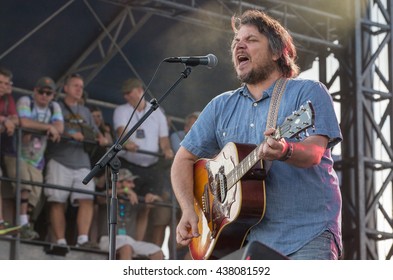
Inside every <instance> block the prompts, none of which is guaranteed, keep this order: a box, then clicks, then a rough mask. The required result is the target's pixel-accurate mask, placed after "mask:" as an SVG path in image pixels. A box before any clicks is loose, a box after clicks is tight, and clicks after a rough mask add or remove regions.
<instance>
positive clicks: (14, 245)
mask: <svg viewBox="0 0 393 280" xmlns="http://www.w3.org/2000/svg"><path fill="white" fill-rule="evenodd" d="M23 132H29V133H34V134H42V135H44V133H43V132H38V131H36V130H32V129H27V128H20V127H19V128H17V129H16V130H15V136H14V137H15V142H16V166H15V170H16V176H15V178H10V177H8V176H2V177H0V180H1V182H9V183H12V184H14V185H15V217H14V223H15V224H19V222H20V221H19V219H20V218H19V215H20V204H21V203H20V202H21V195H20V193H21V190H22V185H26V184H28V185H34V186H38V187H41V188H53V189H59V190H64V191H72V192H80V193H86V194H91V195H94V196H101V197H107V196H108V193H109V192H108V191H106V190H105V191H89V190H83V189H74V188H71V187H69V186H61V185H54V184H48V183H45V182H34V181H28V180H23V179H22V178H21V174H20V170H21V161H22V158H21V154H22V145H21V143H22V134H23ZM62 139H64V140H71V138H70V137H67V136H62ZM48 141H50V140H48ZM86 142H88V141H86ZM89 143H93V142H89ZM95 144H97V143H95ZM97 145H98V144H97ZM138 152H140V153H145V154H150V155H156V156H162V155H160V154H155V153H151V152H147V151H143V150H142V151H138ZM0 154H1V151H0ZM1 156H2V155H1ZM44 181H45V180H44ZM107 181H108V182H109V181H110V180H107ZM157 183H159V182H157ZM121 198H124V197H121V196H119V199H121ZM138 200H139V203H141V204H144V203H145V201H144V198H143V197H141V196H138ZM149 204H152V205H155V206H160V207H169V208H171V222H170V224H169V227H170V231H171V232H175V228H176V222H177V220H176V213H177V211H178V209H179V207H178V205H177V202H176V199H175V197H174V195H173V193H172V192H171V193H170V201H168V202H153V203H149ZM171 238H172V240H171V241H172V242H168V243H169V244H168V248H169V252H170V258H171V259H176V258H177V254H176V240H175V235H173V234H172V235H171ZM1 239H2V240H8V241H9V242H11V246H10V252H9V258H10V259H20V243H21V242H25V240H23V239H21V238H20V235H19V234H17V235H16V236H15V237H7V238H4V237H3V238H1ZM31 242H34V241H31ZM37 243H38V244H39V243H42V241H38V242H37ZM170 245H171V246H170Z"/></svg>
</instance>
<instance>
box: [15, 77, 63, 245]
mask: <svg viewBox="0 0 393 280" xmlns="http://www.w3.org/2000/svg"><path fill="white" fill-rule="evenodd" d="M55 91H56V85H55V83H54V81H53V80H52V79H51V78H50V77H42V78H40V79H39V80H38V81H37V83H36V85H35V87H34V91H33V96H32V97H30V96H23V97H21V98H20V99H19V100H18V102H17V111H18V115H19V118H20V125H21V127H22V128H27V129H30V130H28V131H27V130H25V131H23V135H22V154H21V159H22V161H21V165H20V167H21V168H20V173H19V174H20V176H21V179H22V180H26V181H33V182H39V183H42V182H43V175H42V171H43V168H44V164H45V160H44V153H45V149H46V146H47V139H49V140H51V141H53V142H59V141H60V138H61V134H62V133H63V131H64V120H63V114H62V111H61V108H60V106H59V104H58V103H57V102H55V101H53V98H54V94H55ZM31 130H35V131H37V132H40V133H34V132H32V131H31ZM43 132H46V133H45V134H43ZM40 196H41V187H39V186H35V185H27V184H26V185H25V184H22V185H21V201H20V219H19V224H20V225H21V226H22V228H21V232H20V233H21V238H24V239H35V238H38V237H39V236H38V233H37V232H35V231H34V229H33V226H32V222H33V221H31V219H30V218H31V216H30V215H29V214H30V213H32V211H33V209H34V208H35V207H36V206H37V204H38V202H39V199H40Z"/></svg>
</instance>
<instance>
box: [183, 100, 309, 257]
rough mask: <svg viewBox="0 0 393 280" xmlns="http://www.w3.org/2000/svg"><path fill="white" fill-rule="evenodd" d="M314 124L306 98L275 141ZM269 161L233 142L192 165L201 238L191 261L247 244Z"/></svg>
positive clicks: (261, 208) (261, 207) (260, 207)
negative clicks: (246, 239) (213, 155)
mask: <svg viewBox="0 0 393 280" xmlns="http://www.w3.org/2000/svg"><path fill="white" fill-rule="evenodd" d="M313 125H314V110H313V108H312V105H311V102H307V104H305V105H304V106H302V107H301V108H300V109H299V110H298V111H296V112H294V113H293V114H292V115H291V116H289V117H287V118H286V120H285V121H284V123H283V124H282V125H281V126H280V127H279V128H277V129H276V133H275V134H274V135H273V137H274V138H275V139H277V140H278V139H280V138H284V137H286V138H291V137H294V136H298V135H299V133H301V132H302V131H304V130H306V129H307V128H309V127H311V126H313ZM268 169H269V162H264V161H263V160H260V159H259V158H258V146H256V145H250V144H238V143H233V142H230V143H228V144H226V145H225V146H224V148H223V149H222V150H221V152H220V153H219V154H218V155H217V156H216V157H215V158H213V159H199V160H197V161H196V162H195V164H194V202H195V203H194V208H195V211H196V213H197V215H198V218H199V222H198V230H199V233H200V236H199V237H197V238H193V240H192V241H191V243H190V245H189V248H190V252H191V256H192V258H193V259H198V260H199V259H219V258H221V257H223V256H225V255H227V254H229V253H231V252H233V251H235V250H237V249H239V248H241V247H242V246H243V243H244V241H245V238H246V236H247V233H248V232H249V230H250V229H251V228H252V227H253V226H254V225H256V224H258V223H259V222H260V221H261V220H262V218H263V216H264V214H265V207H266V197H265V182H264V179H265V177H266V174H267V172H268Z"/></svg>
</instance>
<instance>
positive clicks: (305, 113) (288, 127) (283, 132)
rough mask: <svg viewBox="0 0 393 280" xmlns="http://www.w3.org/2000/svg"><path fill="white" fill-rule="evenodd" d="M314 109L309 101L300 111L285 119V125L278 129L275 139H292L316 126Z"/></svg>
mask: <svg viewBox="0 0 393 280" xmlns="http://www.w3.org/2000/svg"><path fill="white" fill-rule="evenodd" d="M314 118H315V114H314V108H313V107H312V104H311V101H307V103H306V104H304V105H302V106H301V107H300V109H299V110H297V111H295V112H293V113H292V114H291V115H290V116H288V117H286V118H285V121H284V123H283V124H282V125H281V126H280V127H278V128H277V132H276V135H275V138H277V139H280V138H284V137H287V138H292V137H294V136H298V135H299V134H300V133H301V132H302V131H305V130H306V129H307V128H309V127H312V126H314Z"/></svg>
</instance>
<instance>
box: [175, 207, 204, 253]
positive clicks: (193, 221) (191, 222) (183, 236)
mask: <svg viewBox="0 0 393 280" xmlns="http://www.w3.org/2000/svg"><path fill="white" fill-rule="evenodd" d="M198 236H199V232H198V216H197V214H196V213H195V211H194V209H189V210H185V211H183V214H182V217H181V219H180V221H179V224H178V225H177V228H176V241H177V243H179V244H181V245H184V246H186V245H189V244H190V243H191V240H192V239H193V238H194V237H198Z"/></svg>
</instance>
